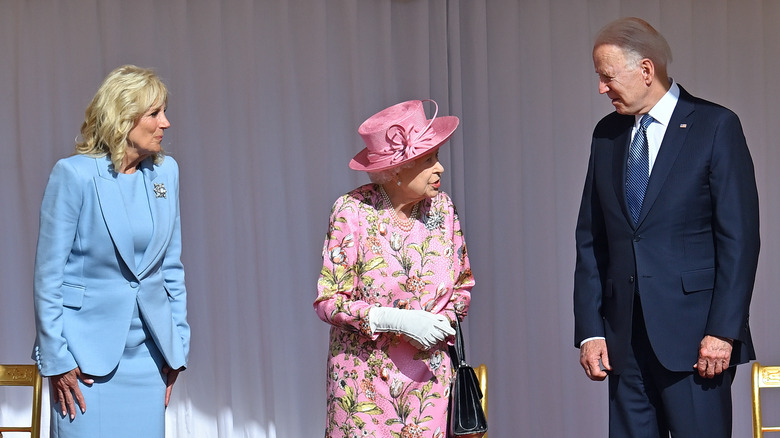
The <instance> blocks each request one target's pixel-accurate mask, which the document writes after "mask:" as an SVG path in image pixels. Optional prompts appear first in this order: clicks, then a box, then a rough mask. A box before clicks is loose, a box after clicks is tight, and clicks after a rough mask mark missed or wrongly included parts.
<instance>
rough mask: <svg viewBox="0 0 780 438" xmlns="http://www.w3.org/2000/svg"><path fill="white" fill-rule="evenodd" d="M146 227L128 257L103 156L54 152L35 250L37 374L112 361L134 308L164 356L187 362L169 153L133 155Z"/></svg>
mask: <svg viewBox="0 0 780 438" xmlns="http://www.w3.org/2000/svg"><path fill="white" fill-rule="evenodd" d="M139 171H140V172H143V177H144V181H145V183H146V186H147V197H148V199H149V204H150V207H151V213H152V221H153V223H154V231H153V236H152V239H151V241H150V243H149V246H148V248H147V250H146V253H145V256H144V258H143V260H142V262H141V264H140V265H138V266H136V263H135V257H134V247H133V236H132V234H131V227H130V222H129V218H128V215H127V211H126V207H125V204H124V203H123V201H122V195H121V193H120V191H119V185H118V183H117V181H116V175H115V174H114V173H113V172H112V170H111V162H110V161H109V159H108V158H106V157H102V158H93V157H88V156H85V155H75V156H72V157H69V158H65V159H62V160H60V161H58V162H57V164H56V165H55V166H54V169H53V170H52V172H51V175H50V176H49V182H48V185H47V186H46V191H45V193H44V196H43V202H42V205H41V218H40V230H39V235H38V249H37V253H36V258H35V283H34V302H35V322H36V331H37V333H36V335H37V336H36V341H35V348H34V350H33V358H34V359H35V360H36V361H37V363H38V366H39V368H40V370H41V373H42V374H43V375H44V376H51V375H57V374H62V373H65V372H67V371H70V370H71V369H73V368H75V367H76V366H79V367H80V368H81V371H82V372H84V373H86V374H90V375H95V376H104V375H106V374H108V373H110V372H111V371H112V370H113V369H114V368H115V367H116V365H117V364H118V363H119V359H120V358H121V356H122V352H123V351H124V348H125V343H126V341H127V335H128V331H129V329H130V322H131V319H132V316H133V310H134V308H135V306H136V303H137V304H138V307H139V309H140V311H141V315H142V317H143V320H144V323H145V326H146V327H147V328H148V330H149V332H150V334H151V336H152V338H153V339H154V342H155V344H156V345H157V347H158V348H159V349H160V351H161V352H162V354H163V357H164V358H165V361H166V362H167V364H168V366H170V367H171V368H173V369H177V368H180V367H182V366H184V365H186V362H187V356H188V353H189V341H190V328H189V325H188V324H187V319H186V318H187V309H186V290H185V287H184V269H183V267H182V264H181V261H180V254H181V229H180V221H179V196H178V194H179V168H178V165H177V164H176V161H175V160H174V159H173V158H171V157H165V159H164V161H163V162H162V163H161V164H160V165H155V164H153V163H152V160H151V159H147V160H146V161H144V162H143V163H142V165H141V169H140V170H139Z"/></svg>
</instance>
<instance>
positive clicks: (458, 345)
mask: <svg viewBox="0 0 780 438" xmlns="http://www.w3.org/2000/svg"><path fill="white" fill-rule="evenodd" d="M465 350H466V349H465V347H464V346H463V333H462V331H461V328H460V318H457V317H456V318H455V354H454V355H452V354H451V355H452V366H453V367H455V368H457V367H459V366H468V364H467V363H466V353H465Z"/></svg>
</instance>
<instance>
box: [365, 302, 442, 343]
mask: <svg viewBox="0 0 780 438" xmlns="http://www.w3.org/2000/svg"><path fill="white" fill-rule="evenodd" d="M368 321H369V324H370V325H371V333H372V334H373V333H376V332H393V333H400V334H403V335H406V336H408V337H409V338H410V342H411V343H412V345H414V346H415V347H417V348H419V349H421V350H427V349H429V348H431V347H433V346H434V345H436V344H438V343H439V342H441V341H443V340H445V339H447V336H454V335H455V329H453V328H452V326H451V325H450V321H449V320H448V319H447V317H445V316H444V315H438V314H435V313H431V312H426V311H425V310H413V309H396V308H394V307H372V308H371V310H369V311H368Z"/></svg>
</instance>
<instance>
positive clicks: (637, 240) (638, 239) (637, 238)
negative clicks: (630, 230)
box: [634, 235, 642, 242]
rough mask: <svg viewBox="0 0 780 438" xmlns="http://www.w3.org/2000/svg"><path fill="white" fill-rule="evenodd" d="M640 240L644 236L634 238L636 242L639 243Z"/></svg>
mask: <svg viewBox="0 0 780 438" xmlns="http://www.w3.org/2000/svg"><path fill="white" fill-rule="evenodd" d="M640 240H642V236H639V235H637V236H634V242H639V241H640Z"/></svg>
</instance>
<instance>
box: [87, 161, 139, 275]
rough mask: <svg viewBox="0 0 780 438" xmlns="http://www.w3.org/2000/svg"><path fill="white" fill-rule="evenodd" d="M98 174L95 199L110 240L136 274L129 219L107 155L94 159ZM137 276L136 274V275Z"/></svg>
mask: <svg viewBox="0 0 780 438" xmlns="http://www.w3.org/2000/svg"><path fill="white" fill-rule="evenodd" d="M95 164H96V165H97V171H98V176H96V177H95V187H96V189H97V199H98V204H99V205H100V211H101V213H102V214H103V220H104V221H105V222H106V227H107V228H108V233H109V234H110V235H111V240H112V241H113V242H114V247H115V248H116V250H117V252H118V253H119V255H120V256H121V257H122V260H123V261H124V262H125V265H127V267H128V268H129V269H130V272H132V273H133V275H136V269H135V256H134V246H133V236H132V235H131V234H130V232H129V231H130V230H131V228H130V219H129V218H128V217H127V209H126V208H125V204H124V202H122V193H121V192H120V191H119V184H118V183H117V182H116V176H115V175H114V172H113V171H112V170H111V169H112V167H111V160H109V159H108V157H103V158H97V159H95ZM136 277H137V276H136Z"/></svg>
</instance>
